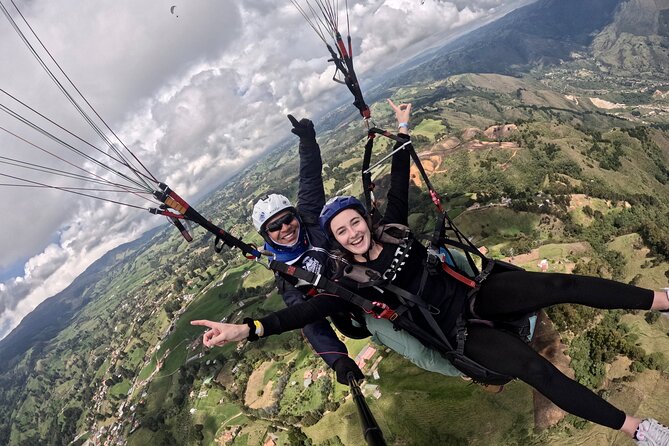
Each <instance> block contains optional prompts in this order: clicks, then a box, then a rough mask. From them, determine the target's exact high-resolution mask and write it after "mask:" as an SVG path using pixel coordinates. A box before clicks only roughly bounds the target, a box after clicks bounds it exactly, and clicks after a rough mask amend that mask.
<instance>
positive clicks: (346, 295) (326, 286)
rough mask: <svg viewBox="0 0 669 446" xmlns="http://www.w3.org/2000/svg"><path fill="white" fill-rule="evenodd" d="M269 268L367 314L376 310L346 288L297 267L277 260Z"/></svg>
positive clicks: (368, 302)
mask: <svg viewBox="0 0 669 446" xmlns="http://www.w3.org/2000/svg"><path fill="white" fill-rule="evenodd" d="M269 268H270V269H271V270H273V271H277V272H279V273H281V274H286V275H288V276H291V277H296V278H298V279H301V280H304V281H305V282H307V283H310V284H312V285H313V286H315V287H316V288H318V289H321V290H324V291H325V292H326V293H330V294H335V295H337V296H339V297H340V298H342V299H344V300H345V301H347V302H350V303H352V304H353V305H356V306H358V307H360V308H362V309H363V310H364V311H366V312H368V313H374V310H375V309H376V306H375V305H374V303H373V302H371V301H369V300H367V299H365V298H364V297H362V296H359V295H357V294H355V293H353V292H352V291H350V290H348V289H347V288H344V287H343V286H341V285H339V284H337V283H336V282H334V281H332V280H329V279H327V278H325V277H323V276H322V275H320V274H314V273H312V272H309V271H307V270H305V269H302V268H298V267H297V266H294V265H288V264H286V263H284V262H279V261H278V260H271V261H270V262H269Z"/></svg>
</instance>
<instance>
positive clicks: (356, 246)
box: [330, 209, 372, 256]
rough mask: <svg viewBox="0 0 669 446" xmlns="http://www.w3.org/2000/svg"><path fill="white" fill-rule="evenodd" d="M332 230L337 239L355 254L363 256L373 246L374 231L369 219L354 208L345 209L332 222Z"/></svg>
mask: <svg viewBox="0 0 669 446" xmlns="http://www.w3.org/2000/svg"><path fill="white" fill-rule="evenodd" d="M330 230H331V231H332V235H333V236H334V238H335V240H337V242H339V244H340V245H341V246H342V248H344V249H345V250H347V251H348V252H350V253H351V254H353V255H354V256H362V255H363V254H365V253H366V252H367V251H369V249H370V247H371V246H372V233H371V231H370V230H369V226H368V225H367V220H365V218H364V217H363V216H362V215H360V214H359V213H358V212H357V211H356V210H354V209H344V210H343V211H341V212H340V213H338V214H337V215H335V216H334V218H333V219H332V221H331V222H330Z"/></svg>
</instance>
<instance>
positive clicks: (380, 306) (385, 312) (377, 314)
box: [365, 301, 398, 321]
mask: <svg viewBox="0 0 669 446" xmlns="http://www.w3.org/2000/svg"><path fill="white" fill-rule="evenodd" d="M372 307H373V308H372V309H370V310H365V313H367V314H371V315H372V316H373V317H374V318H375V319H388V320H389V321H394V320H395V319H397V316H398V314H397V313H396V312H395V310H393V309H392V308H390V307H389V306H388V305H387V304H385V303H383V302H377V301H374V302H372Z"/></svg>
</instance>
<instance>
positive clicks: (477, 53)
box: [385, 0, 669, 87]
mask: <svg viewBox="0 0 669 446" xmlns="http://www.w3.org/2000/svg"><path fill="white" fill-rule="evenodd" d="M602 33H603V34H602ZM632 37H634V38H635V39H637V40H638V41H640V42H643V45H644V47H646V48H647V51H645V52H646V53H647V55H646V56H644V55H640V54H638V52H634V51H629V47H628V44H629V43H631V38H632ZM620 38H622V39H623V41H624V42H623V43H622V44H621V45H619V46H620V47H624V48H627V50H628V51H629V52H627V53H626V52H624V51H623V50H622V49H620V48H618V46H617V45H616V43H617V42H618V39H620ZM635 43H636V42H635ZM668 46H669V1H667V0H588V1H582V0H539V1H537V2H535V3H532V4H530V5H527V6H524V7H522V8H518V9H516V10H514V11H512V12H510V13H509V14H507V15H506V16H504V17H502V18H500V19H499V20H496V21H495V22H493V23H490V24H488V25H485V26H483V27H481V28H479V29H477V30H475V31H473V32H471V33H469V34H467V35H465V36H462V37H460V38H458V39H456V40H455V41H453V42H450V43H448V44H446V45H444V46H443V47H442V48H441V49H439V50H437V51H435V52H434V57H433V58H432V59H431V60H429V61H426V62H423V63H422V64H418V65H416V64H414V67H415V68H413V69H409V70H408V71H407V72H406V73H403V74H402V75H401V76H397V77H395V78H393V79H392V80H391V81H389V82H387V83H386V85H385V86H386V87H389V86H398V85H402V84H406V83H412V82H417V81H420V80H423V81H424V80H425V76H426V73H429V76H430V78H431V80H434V79H439V78H445V77H447V76H450V75H453V74H460V73H469V72H472V73H486V72H489V73H497V74H507V75H519V74H521V73H523V72H526V71H528V70H529V69H531V68H532V67H533V66H536V65H544V66H545V65H553V64H560V63H562V62H563V61H568V60H571V59H572V58H573V55H574V53H580V54H583V53H585V54H588V53H590V52H591V51H592V55H593V56H594V57H595V59H597V60H598V61H601V62H602V64H603V65H604V66H610V67H612V68H613V69H615V70H618V71H619V70H622V69H625V67H634V66H638V65H639V64H641V65H643V66H645V67H647V69H646V70H645V71H648V72H652V73H653V74H654V75H658V76H666V67H667V64H666V63H665V61H667V60H669V59H668V58H667V47H668ZM614 55H615V57H614ZM639 57H642V59H643V62H639V61H638V59H639ZM633 59H636V60H633ZM400 71H401V70H400Z"/></svg>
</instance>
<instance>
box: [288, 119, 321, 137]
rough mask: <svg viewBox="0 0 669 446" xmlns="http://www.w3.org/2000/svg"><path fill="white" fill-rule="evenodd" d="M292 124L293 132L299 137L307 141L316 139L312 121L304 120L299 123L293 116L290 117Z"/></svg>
mask: <svg viewBox="0 0 669 446" xmlns="http://www.w3.org/2000/svg"><path fill="white" fill-rule="evenodd" d="M288 119H290V123H291V124H293V128H292V130H291V132H293V133H294V134H296V135H297V136H299V137H300V139H302V138H306V139H316V131H315V130H314V123H313V122H311V120H310V119H307V118H302V119H300V120H299V121H298V120H297V119H295V117H294V116H293V115H288Z"/></svg>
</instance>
